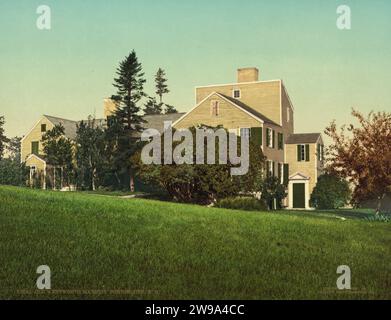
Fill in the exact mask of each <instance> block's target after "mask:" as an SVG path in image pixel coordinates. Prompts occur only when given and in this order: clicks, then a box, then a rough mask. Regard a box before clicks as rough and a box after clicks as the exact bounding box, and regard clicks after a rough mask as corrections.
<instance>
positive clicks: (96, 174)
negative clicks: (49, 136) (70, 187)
mask: <svg viewBox="0 0 391 320" xmlns="http://www.w3.org/2000/svg"><path fill="white" fill-rule="evenodd" d="M76 134H77V136H76V141H75V143H76V177H77V183H78V186H79V187H80V188H81V189H82V190H85V189H92V190H93V191H95V190H96V188H97V186H98V185H100V184H101V183H99V178H100V175H102V173H103V170H104V169H103V168H104V159H105V140H104V138H105V133H104V130H103V128H101V127H99V126H98V125H97V123H96V120H95V119H92V118H90V119H89V120H88V121H86V122H84V121H82V122H81V123H80V124H79V125H78V126H77V132H76Z"/></svg>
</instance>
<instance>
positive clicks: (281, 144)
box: [278, 132, 284, 150]
mask: <svg viewBox="0 0 391 320" xmlns="http://www.w3.org/2000/svg"><path fill="white" fill-rule="evenodd" d="M283 149H284V134H282V133H280V132H279V133H278V150H283Z"/></svg>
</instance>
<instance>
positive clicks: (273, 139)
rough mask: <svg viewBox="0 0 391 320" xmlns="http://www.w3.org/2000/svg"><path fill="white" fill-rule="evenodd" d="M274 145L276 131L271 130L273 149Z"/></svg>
mask: <svg viewBox="0 0 391 320" xmlns="http://www.w3.org/2000/svg"><path fill="white" fill-rule="evenodd" d="M275 147H276V131H274V130H273V135H272V148H273V149H274V148H275Z"/></svg>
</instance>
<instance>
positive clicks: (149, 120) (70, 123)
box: [44, 113, 185, 140]
mask: <svg viewBox="0 0 391 320" xmlns="http://www.w3.org/2000/svg"><path fill="white" fill-rule="evenodd" d="M184 114H185V113H169V114H154V115H145V116H143V119H144V120H145V121H146V122H145V123H143V124H142V126H143V128H144V129H156V130H158V131H159V132H160V133H162V132H163V129H164V122H165V121H171V122H173V123H174V122H175V121H176V120H178V119H179V118H180V117H182V116H183V115H184ZM44 116H45V117H46V118H47V119H48V120H49V121H50V122H51V123H53V125H59V124H62V126H63V127H64V129H65V130H64V131H65V136H66V137H68V138H69V139H72V140H73V139H75V138H76V131H77V125H78V124H79V123H81V122H82V121H84V122H87V121H88V120H80V121H74V120H68V119H63V118H59V117H53V116H49V115H44ZM95 121H96V123H97V124H98V125H99V126H105V125H106V120H105V119H96V120H95Z"/></svg>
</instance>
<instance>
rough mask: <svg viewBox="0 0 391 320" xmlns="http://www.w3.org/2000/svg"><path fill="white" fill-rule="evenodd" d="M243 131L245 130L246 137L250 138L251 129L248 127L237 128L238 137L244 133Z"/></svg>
mask: <svg viewBox="0 0 391 320" xmlns="http://www.w3.org/2000/svg"><path fill="white" fill-rule="evenodd" d="M242 130H243V133H242ZM245 132H247V136H248V138H251V129H250V128H239V136H240V137H241V136H242V134H245ZM245 135H246V134H245Z"/></svg>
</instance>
